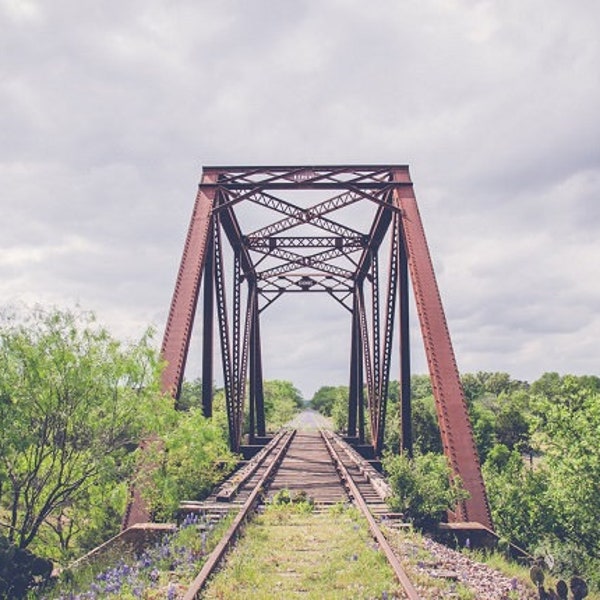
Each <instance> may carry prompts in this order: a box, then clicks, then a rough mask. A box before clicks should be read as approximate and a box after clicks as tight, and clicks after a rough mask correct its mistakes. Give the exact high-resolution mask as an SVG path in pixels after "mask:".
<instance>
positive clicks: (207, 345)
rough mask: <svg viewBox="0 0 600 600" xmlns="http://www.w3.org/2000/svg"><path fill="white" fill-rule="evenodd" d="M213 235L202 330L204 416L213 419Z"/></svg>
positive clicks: (206, 269) (209, 245)
mask: <svg viewBox="0 0 600 600" xmlns="http://www.w3.org/2000/svg"><path fill="white" fill-rule="evenodd" d="M213 266H214V244H213V234H212V231H211V233H210V236H209V239H208V242H207V247H206V260H205V263H204V306H203V313H204V314H203V317H204V327H203V329H202V414H203V415H204V416H205V417H206V418H210V417H212V401H213V350H214V349H213V344H214V319H215V306H214V296H215V280H214V277H215V273H214V268H213Z"/></svg>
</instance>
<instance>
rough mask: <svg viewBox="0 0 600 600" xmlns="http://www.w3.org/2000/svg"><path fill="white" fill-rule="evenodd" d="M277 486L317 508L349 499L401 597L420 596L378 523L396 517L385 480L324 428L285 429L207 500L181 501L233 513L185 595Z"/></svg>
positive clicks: (214, 513) (211, 512)
mask: <svg viewBox="0 0 600 600" xmlns="http://www.w3.org/2000/svg"><path fill="white" fill-rule="evenodd" d="M280 490H288V491H289V492H290V493H291V494H292V495H294V494H297V493H300V492H302V493H303V494H306V496H307V497H309V498H310V499H311V501H312V502H314V505H315V508H316V510H319V509H322V508H323V507H327V506H331V505H333V504H336V503H339V502H340V501H342V502H352V503H353V504H354V505H355V506H356V508H357V509H358V510H359V511H360V512H361V513H362V514H363V516H364V518H365V519H366V520H367V522H368V525H369V529H370V531H371V534H372V536H373V537H374V538H375V540H376V541H377V544H378V546H379V549H380V550H381V551H382V552H383V553H384V555H385V556H386V558H387V560H388V562H389V564H390V566H391V568H392V570H393V572H394V574H395V576H396V578H397V580H398V582H399V584H400V585H401V587H402V589H403V591H404V594H405V597H406V598H408V599H409V600H417V599H419V598H421V596H420V595H419V593H418V592H417V589H416V588H415V586H414V585H413V584H412V583H411V581H410V579H409V577H408V575H407V574H406V572H405V571H404V569H403V568H402V565H401V564H400V561H399V559H398V557H397V556H396V555H395V554H394V551H393V550H392V548H391V546H390V544H389V543H388V541H387V539H386V537H385V536H384V534H383V532H382V530H381V528H380V526H379V522H380V520H381V519H383V518H385V519H386V521H387V522H389V521H390V520H392V519H395V518H397V517H398V515H395V514H393V513H390V512H389V509H388V508H387V506H386V504H385V496H386V495H387V494H388V493H389V488H388V487H387V484H386V483H385V480H384V479H383V478H382V477H381V475H380V474H379V473H378V472H377V471H376V470H375V469H373V468H372V467H371V466H370V465H369V464H368V463H367V462H366V461H365V460H364V459H362V458H361V457H360V456H359V455H358V454H357V453H356V452H355V451H354V450H353V449H352V448H351V447H350V446H349V445H348V444H346V443H345V442H343V441H342V440H341V438H339V436H337V435H336V434H334V433H332V432H330V431H325V430H321V431H296V430H290V431H283V432H280V433H279V434H278V435H277V436H276V437H275V438H274V439H273V440H272V441H271V442H270V443H269V444H268V446H267V447H265V448H264V449H263V450H262V451H261V453H260V454H259V455H257V456H256V457H255V458H254V459H253V460H252V461H250V462H249V463H248V464H246V465H245V466H244V467H243V468H242V469H241V470H240V471H238V473H236V474H235V475H234V477H233V478H231V479H230V480H229V481H227V482H226V483H225V484H224V485H223V486H222V487H221V488H220V489H218V490H217V491H216V492H215V493H214V494H213V495H212V496H210V497H209V498H208V499H207V500H205V501H204V502H184V503H182V505H181V510H182V512H196V513H203V514H204V515H206V516H210V517H211V518H214V519H218V518H220V517H221V516H222V515H223V514H225V513H230V512H234V513H235V517H234V519H233V521H232V523H231V525H230V527H229V528H228V530H227V532H226V533H225V534H224V536H223V538H222V539H221V540H220V541H219V543H218V544H217V546H216V547H215V549H214V550H213V552H212V553H211V554H210V556H209V557H208V559H207V561H206V562H205V563H204V565H203V567H202V570H201V571H200V573H199V574H198V575H197V577H196V578H195V579H194V581H193V582H192V584H191V585H190V587H189V588H188V590H187V592H186V594H185V596H184V599H185V600H193V599H196V598H200V597H201V594H202V590H203V589H204V587H205V585H206V583H207V581H208V579H209V577H210V576H211V575H212V574H213V573H214V572H215V571H216V569H217V568H218V567H219V565H220V564H221V562H222V560H223V558H224V557H225V555H226V554H227V552H228V551H229V550H230V549H231V548H232V546H233V544H234V543H235V540H236V539H237V537H238V536H239V534H240V532H241V530H242V528H243V525H244V524H245V523H246V521H247V520H248V518H249V517H250V516H251V515H252V514H253V512H254V511H256V509H257V507H258V506H259V504H260V502H261V501H263V500H268V499H269V498H272V497H273V496H274V495H275V494H277V492H279V491H280Z"/></svg>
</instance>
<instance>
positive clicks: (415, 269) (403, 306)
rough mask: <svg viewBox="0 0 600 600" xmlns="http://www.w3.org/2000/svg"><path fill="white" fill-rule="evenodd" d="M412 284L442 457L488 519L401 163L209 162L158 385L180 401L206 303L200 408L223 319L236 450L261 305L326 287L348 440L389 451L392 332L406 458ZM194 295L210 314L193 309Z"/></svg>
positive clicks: (252, 386) (255, 369) (254, 420)
mask: <svg viewBox="0 0 600 600" xmlns="http://www.w3.org/2000/svg"><path fill="white" fill-rule="evenodd" d="M409 279H410V282H411V283H412V290H413V293H414V297H415V303H416V308H417V313H418V317H419V321H420V325H421V332H422V337H423V341H424V346H425V353H426V356H427V361H428V366H429V371H430V376H431V382H432V388H433V393H434V397H435V402H436V410H437V416H438V422H439V426H440V431H441V437H442V444H443V448H444V452H445V454H446V456H447V457H448V459H449V462H450V465H451V468H452V470H453V472H454V473H455V474H456V475H459V476H460V477H461V478H462V481H463V483H464V486H465V488H466V489H467V490H468V491H469V493H470V498H469V499H468V500H466V501H465V502H464V503H462V504H461V505H460V506H459V507H457V512H456V520H459V521H477V522H479V523H481V524H483V525H485V526H488V527H491V517H490V512H489V507H488V503H487V497H486V492H485V488H484V484H483V479H482V476H481V471H480V466H479V461H478V457H477V451H476V447H475V444H474V440H473V433H472V429H471V425H470V422H469V418H468V413H467V408H466V404H465V399H464V394H463V391H462V386H461V383H460V378H459V374H458V369H457V367H456V363H455V358H454V352H453V349H452V344H451V340H450V335H449V332H448V328H447V324H446V319H445V315H444V311H443V307H442V303H441V299H440V295H439V292H438V287H437V283H436V279H435V274H434V271H433V265H432V262H431V258H430V256H429V251H428V247H427V241H426V238H425V232H424V229H423V226H422V222H421V218H420V215H419V211H418V208H417V204H416V199H415V195H414V192H413V184H412V182H411V179H410V175H409V170H408V167H406V166H401V165H368V166H289V167H282V166H277V167H206V168H204V170H203V174H202V179H201V182H200V184H199V189H198V194H197V197H196V201H195V205H194V209H193V214H192V218H191V222H190V226H189V230H188V234H187V238H186V242H185V247H184V251H183V258H182V261H181V266H180V269H179V273H178V276H177V282H176V286H175V292H174V294H173V300H172V303H171V309H170V312H169V317H168V321H167V326H166V331H165V335H164V339H163V346H162V355H163V357H164V359H165V360H166V363H167V366H166V369H165V371H164V374H163V390H165V391H167V392H169V393H171V394H172V395H173V396H174V397H175V398H178V397H179V394H180V391H181V385H182V381H183V375H184V369H185V365H186V360H187V356H188V350H189V347H190V340H191V336H192V329H193V327H194V318H195V316H196V313H197V312H199V313H201V318H202V327H201V332H202V385H203V389H202V407H203V411H204V414H205V415H206V416H211V414H212V393H213V390H212V382H213V379H214V377H213V370H214V364H213V357H214V355H215V352H214V350H215V348H214V338H215V335H214V329H215V327H216V329H217V330H218V335H219V340H220V344H219V347H220V353H221V366H222V369H223V381H224V388H225V396H226V406H227V415H228V423H229V442H230V446H231V448H232V449H233V450H235V451H237V450H239V448H240V445H241V443H242V433H243V431H242V428H243V423H244V412H245V405H246V404H247V407H248V415H249V437H250V440H253V439H254V438H255V437H262V436H264V435H265V433H266V432H265V416H264V404H263V387H262V386H263V377H262V354H261V335H260V324H261V319H262V318H263V314H265V311H266V310H267V309H268V308H269V307H270V306H271V305H272V304H273V303H274V302H276V301H277V300H279V299H280V298H281V297H282V296H284V295H286V294H292V293H303V294H327V295H328V296H330V297H331V298H333V299H334V300H335V301H336V302H337V303H338V304H339V305H340V307H341V308H342V309H344V310H346V311H347V312H348V313H349V324H350V328H351V336H350V339H351V344H350V346H351V347H350V352H349V358H350V368H349V381H350V386H349V390H350V393H349V404H348V428H347V430H348V435H349V436H351V437H357V438H358V439H359V440H360V441H361V442H364V440H365V439H366V438H368V439H369V440H370V442H371V443H372V445H373V448H374V451H375V453H376V454H377V455H379V454H380V453H381V451H382V449H383V439H384V432H385V415H386V401H387V397H388V386H389V381H390V370H391V360H392V349H393V346H394V332H395V331H397V332H398V341H397V344H398V346H397V347H398V351H399V356H400V390H401V392H400V396H401V398H400V405H401V423H402V435H401V440H402V447H403V449H404V451H406V452H408V453H411V452H412V439H411V415H410V346H409ZM201 283H202V289H201ZM201 291H202V294H201V293H200V292H201ZM200 298H202V310H201V311H197V304H198V301H199V299H200ZM215 317H216V322H215ZM365 411H366V413H365ZM365 428H366V431H365Z"/></svg>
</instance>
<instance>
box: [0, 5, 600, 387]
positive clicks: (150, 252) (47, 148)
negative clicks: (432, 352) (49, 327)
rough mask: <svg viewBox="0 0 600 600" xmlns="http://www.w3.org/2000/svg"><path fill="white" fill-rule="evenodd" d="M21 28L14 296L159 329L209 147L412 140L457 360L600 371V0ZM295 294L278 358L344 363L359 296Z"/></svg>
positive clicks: (183, 9)
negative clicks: (347, 306)
mask: <svg viewBox="0 0 600 600" xmlns="http://www.w3.org/2000/svg"><path fill="white" fill-rule="evenodd" d="M0 31H2V35H1V36H0V132H1V134H0V135H1V142H0V203H1V204H0V206H1V208H2V219H1V220H0V303H2V304H7V303H15V302H26V303H30V304H31V303H35V302H40V303H50V304H53V305H57V306H61V307H66V306H73V305H74V304H75V303H79V304H80V305H81V306H82V307H84V308H87V309H91V310H94V311H95V312H96V313H97V314H98V316H99V318H100V320H101V321H102V322H104V323H105V324H106V325H108V326H109V328H110V329H111V330H112V331H113V332H114V333H115V334H116V335H118V336H120V337H136V336H138V335H139V334H140V333H141V331H142V330H143V329H144V328H145V326H147V325H148V324H154V325H155V326H156V327H157V329H158V331H159V337H160V336H161V335H162V330H163V328H164V323H165V319H166V315H167V311H168V306H169V302H170V298H171V294H172V290H173V285H174V280H175V276H176V272H177V268H178V264H179V260H180V256H181V251H182V247H183V240H184V237H185V232H186V228H187V225H188V220H189V215H190V212H191V209H192V203H193V200H194V196H195V191H196V184H197V182H198V180H199V177H200V172H201V167H202V165H211V164H213V165H214V164H231V165H235V164H257V165H260V164H296V163H297V164H304V163H307V164H318V163H326V164H336V163H342V164H345V163H350V164H352V163H363V164H364V163H367V164H369V163H399V164H404V163H406V164H409V165H410V167H411V173H412V178H413V181H414V183H415V189H416V193H417V199H418V202H419V206H420V209H421V214H422V217H423V220H424V224H425V229H426V232H427V237H428V241H429V244H430V248H431V252H432V255H433V258H434V263H435V266H436V271H437V275H438V283H439V285H440V290H441V294H442V299H443V301H444V305H445V308H446V314H447V318H448V322H449V327H450V331H451V334H452V337H453V342H454V346H455V351H456V355H457V361H458V364H459V368H460V370H461V371H463V372H469V371H478V370H494V371H507V372H509V373H510V374H511V375H513V376H514V377H517V378H521V379H527V380H530V381H531V380H534V379H536V378H538V377H539V376H540V375H541V374H542V373H543V372H545V371H553V370H556V371H559V372H561V373H568V372H570V373H580V374H583V373H586V374H596V375H600V369H599V367H598V356H599V355H600V316H599V310H598V309H599V307H600V278H599V277H598V275H599V268H598V258H599V255H600V240H599V233H600V202H599V200H600V116H599V110H598V107H599V106H600V36H599V35H598V32H599V31H600V5H599V4H598V2H597V1H596V0H576V1H574V2H568V3H567V2H564V1H562V0H543V1H542V0H530V1H526V2H523V1H522V0H505V1H504V2H493V1H477V0H464V1H459V0H413V1H402V0H375V1H374V2H364V1H361V2H359V1H358V0H347V1H342V0H314V1H313V0H296V1H294V2H282V1H277V0H268V1H267V0H262V1H260V0H258V1H253V2H248V1H245V0H220V1H216V0H215V1H212V2H208V1H206V0H200V1H198V0H195V1H187V0H173V1H170V2H167V1H166V0H164V1H159V0H118V1H116V0H104V1H103V2H91V1H80V0H77V1H76V0H45V1H42V0H39V1H38V0H0ZM281 302H282V304H281V306H280V307H275V305H274V307H273V311H272V313H271V314H269V315H268V318H265V324H264V329H265V333H264V336H265V348H264V363H265V365H264V366H265V376H266V377H267V378H285V379H290V380H292V381H294V383H295V384H296V385H297V386H298V387H299V388H300V389H301V390H302V391H303V392H304V393H305V395H306V396H310V395H312V393H313V391H314V390H315V389H316V388H317V387H319V386H320V385H324V384H344V383H346V382H347V378H348V375H347V362H348V348H347V346H348V335H347V334H348V331H349V322H348V317H347V314H346V313H345V311H343V310H341V309H339V307H338V306H336V305H335V304H334V303H330V304H327V305H326V306H324V308H323V309H319V311H315V310H310V309H309V308H308V307H306V302H304V303H299V302H295V301H293V300H290V301H289V304H285V305H284V304H283V302H284V301H283V300H282V301H281ZM285 302H287V299H286V300H285ZM270 310H271V309H270ZM315 313H316V314H315ZM265 316H267V315H266V314H265ZM413 320H414V321H416V317H415V318H414V319H413ZM415 328H416V323H415ZM332 340H336V341H335V342H334V343H332ZM420 346H421V343H420V341H419V340H418V339H416V331H415V350H414V360H413V370H414V371H415V372H425V365H424V362H423V357H422V351H421V349H420Z"/></svg>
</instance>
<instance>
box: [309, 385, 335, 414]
mask: <svg viewBox="0 0 600 600" xmlns="http://www.w3.org/2000/svg"><path fill="white" fill-rule="evenodd" d="M336 399H337V393H336V388H335V387H334V386H332V385H324V386H321V387H320V388H319V389H318V390H317V391H316V392H315V393H314V395H313V397H312V400H311V401H310V406H311V408H313V409H314V410H316V411H318V412H320V413H321V414H322V415H324V416H326V417H331V413H332V412H333V406H334V404H335V402H336Z"/></svg>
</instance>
